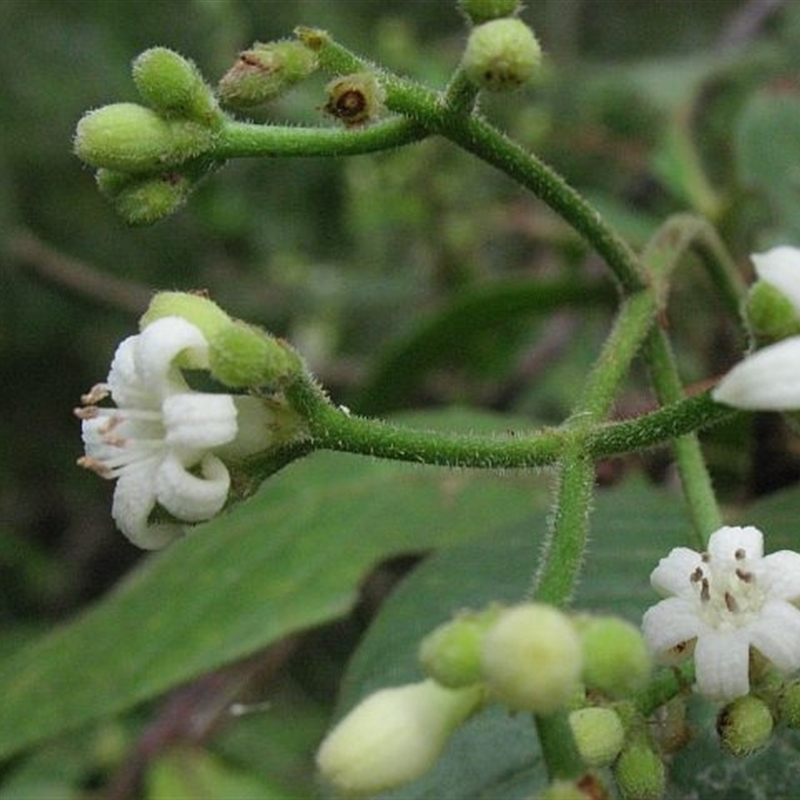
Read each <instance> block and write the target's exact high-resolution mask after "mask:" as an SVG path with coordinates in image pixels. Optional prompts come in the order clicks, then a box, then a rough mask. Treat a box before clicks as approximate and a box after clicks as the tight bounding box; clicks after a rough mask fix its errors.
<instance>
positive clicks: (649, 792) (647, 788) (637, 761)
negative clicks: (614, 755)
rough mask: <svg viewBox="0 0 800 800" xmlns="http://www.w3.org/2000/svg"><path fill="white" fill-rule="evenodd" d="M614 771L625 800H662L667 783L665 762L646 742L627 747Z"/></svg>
mask: <svg viewBox="0 0 800 800" xmlns="http://www.w3.org/2000/svg"><path fill="white" fill-rule="evenodd" d="M613 771H614V779H615V780H616V782H617V788H618V789H619V792H620V794H621V795H622V797H623V798H624V800H660V798H661V797H663V795H664V791H665V789H666V784H667V776H666V770H665V768H664V763H663V762H662V761H661V759H660V758H659V757H658V756H657V755H656V753H655V752H653V750H652V749H651V748H650V747H648V746H647V745H645V744H641V743H637V744H632V745H631V746H630V747H627V748H625V750H623V751H622V754H621V755H620V757H619V758H618V759H617V761H616V763H615V764H614V768H613Z"/></svg>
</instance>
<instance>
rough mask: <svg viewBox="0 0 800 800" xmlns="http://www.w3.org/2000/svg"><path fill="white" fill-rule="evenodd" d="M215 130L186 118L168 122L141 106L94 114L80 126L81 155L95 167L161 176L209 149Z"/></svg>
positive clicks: (77, 138) (120, 105) (123, 105)
mask: <svg viewBox="0 0 800 800" xmlns="http://www.w3.org/2000/svg"><path fill="white" fill-rule="evenodd" d="M214 136H215V134H214V132H213V131H211V130H210V129H209V128H207V127H205V126H204V125H200V124H198V123H196V122H188V121H185V120H166V119H163V118H162V117H160V116H159V115H158V114H157V113H156V112H155V111H153V110H152V109H149V108H145V107H144V106H140V105H136V104H135V103H115V104H113V105H110V106H103V107H102V108H98V109H97V110H95V111H90V112H89V113H88V114H86V115H84V117H83V118H82V119H81V120H80V122H78V127H77V129H76V131H75V141H74V148H75V154H76V155H77V156H78V157H79V158H80V159H82V160H83V161H85V162H86V163H87V164H89V165H90V166H92V167H98V168H106V169H111V170H115V171H118V172H160V171H162V170H164V169H165V168H168V167H170V166H174V165H177V164H180V163H181V162H183V161H186V160H187V159H190V158H194V157H196V156H199V155H200V154H202V153H204V152H206V151H207V150H209V149H210V148H211V147H212V146H213V144H214Z"/></svg>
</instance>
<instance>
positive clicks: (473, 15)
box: [458, 0, 522, 25]
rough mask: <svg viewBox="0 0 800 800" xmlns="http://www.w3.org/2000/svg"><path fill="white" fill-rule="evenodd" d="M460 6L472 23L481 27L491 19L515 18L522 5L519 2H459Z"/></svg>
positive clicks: (467, 0)
mask: <svg viewBox="0 0 800 800" xmlns="http://www.w3.org/2000/svg"><path fill="white" fill-rule="evenodd" d="M458 6H459V8H460V9H461V11H463V12H464V14H466V16H467V19H469V20H470V22H473V23H474V24H475V25H479V24H480V23H481V22H488V21H489V20H490V19H499V18H500V17H512V16H514V14H516V13H517V12H518V11H519V10H520V9H521V8H522V3H520V2H519V0H459V3H458Z"/></svg>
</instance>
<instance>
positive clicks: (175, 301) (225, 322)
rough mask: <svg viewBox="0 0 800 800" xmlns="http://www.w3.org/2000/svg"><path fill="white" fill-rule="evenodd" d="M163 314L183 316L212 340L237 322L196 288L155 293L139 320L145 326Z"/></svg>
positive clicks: (141, 328)
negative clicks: (193, 290) (197, 291)
mask: <svg viewBox="0 0 800 800" xmlns="http://www.w3.org/2000/svg"><path fill="white" fill-rule="evenodd" d="M162 317H183V319H185V320H186V321H187V322H191V323H192V325H194V326H195V327H197V328H199V329H200V332H201V333H202V334H203V336H204V337H205V338H206V340H207V341H209V342H210V341H211V340H213V339H214V338H215V337H216V336H219V335H220V333H221V332H222V331H224V330H225V329H226V328H229V327H231V326H232V325H233V324H234V322H233V320H232V319H231V318H230V317H229V316H228V315H227V314H226V313H225V312H224V311H223V310H222V309H221V308H220V307H219V306H218V305H217V304H216V303H215V302H214V301H213V300H211V299H209V298H208V297H207V296H206V295H204V294H202V293H195V292H159V293H158V294H156V295H154V296H153V299H152V300H151V301H150V305H149V306H148V307H147V311H145V312H144V314H143V315H142V317H141V319H140V320H139V329H140V330H144V329H145V328H146V327H147V326H148V325H151V324H152V323H153V322H155V321H156V320H157V319H161V318H162Z"/></svg>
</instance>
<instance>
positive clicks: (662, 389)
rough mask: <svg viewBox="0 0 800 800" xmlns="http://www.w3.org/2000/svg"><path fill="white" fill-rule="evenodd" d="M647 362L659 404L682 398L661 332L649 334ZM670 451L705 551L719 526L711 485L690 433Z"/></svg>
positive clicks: (719, 520) (695, 438) (680, 387)
mask: <svg viewBox="0 0 800 800" xmlns="http://www.w3.org/2000/svg"><path fill="white" fill-rule="evenodd" d="M647 353H648V363H649V365H650V370H651V373H652V376H653V384H654V385H655V389H656V394H657V395H658V399H659V400H660V401H661V402H662V403H665V404H666V403H675V402H678V401H680V400H681V399H682V398H683V387H682V386H681V382H680V378H679V377H678V369H677V366H676V364H675V360H674V358H673V356H672V348H671V347H670V345H669V340H668V339H667V336H666V334H665V333H664V331H663V330H661V329H657V330H655V331H653V333H652V334H651V337H650V339H649V341H648V346H647ZM673 448H674V451H675V457H676V460H677V462H678V470H679V471H680V475H681V484H682V485H683V491H684V494H685V496H686V502H687V503H688V505H689V514H690V515H691V517H692V523H693V526H694V533H695V543H696V544H697V545H698V546H699V548H700V549H701V550H702V549H705V545H706V542H707V541H708V537H709V536H710V535H711V533H713V532H714V531H715V530H716V529H717V528H719V527H720V526H721V525H722V515H721V514H720V510H719V506H718V505H717V498H716V495H715V494H714V487H713V486H712V484H711V476H710V475H709V473H708V468H707V467H706V462H705V459H704V458H703V452H702V450H701V448H700V442H699V441H698V439H697V436H696V435H695V434H694V433H687V434H684V435H682V436H678V437H676V439H675V441H674V444H673Z"/></svg>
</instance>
